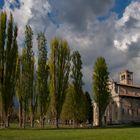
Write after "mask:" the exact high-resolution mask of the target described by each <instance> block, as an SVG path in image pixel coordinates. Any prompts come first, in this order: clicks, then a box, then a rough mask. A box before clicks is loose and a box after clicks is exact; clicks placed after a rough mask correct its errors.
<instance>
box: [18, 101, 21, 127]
mask: <svg viewBox="0 0 140 140" xmlns="http://www.w3.org/2000/svg"><path fill="white" fill-rule="evenodd" d="M19 127H22V102H21V101H20V102H19Z"/></svg>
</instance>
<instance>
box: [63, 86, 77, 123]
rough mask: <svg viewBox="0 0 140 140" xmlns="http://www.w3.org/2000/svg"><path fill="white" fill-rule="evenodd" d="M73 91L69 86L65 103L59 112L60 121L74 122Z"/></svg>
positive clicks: (72, 87)
mask: <svg viewBox="0 0 140 140" xmlns="http://www.w3.org/2000/svg"><path fill="white" fill-rule="evenodd" d="M75 94H76V93H75V89H74V86H73V85H69V87H68V89H67V93H66V98H65V102H64V105H63V108H62V112H61V119H62V120H64V121H65V120H75V117H76V116H75V111H77V110H75Z"/></svg>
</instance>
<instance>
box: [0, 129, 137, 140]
mask: <svg viewBox="0 0 140 140" xmlns="http://www.w3.org/2000/svg"><path fill="white" fill-rule="evenodd" d="M0 140H140V128H105V129H59V130H56V129H50V130H49V129H48V130H47V129H46V130H39V129H38V130H37V129H32V130H31V129H26V130H18V129H5V130H4V129H1V130H0Z"/></svg>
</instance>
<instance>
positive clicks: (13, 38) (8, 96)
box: [0, 13, 18, 127]
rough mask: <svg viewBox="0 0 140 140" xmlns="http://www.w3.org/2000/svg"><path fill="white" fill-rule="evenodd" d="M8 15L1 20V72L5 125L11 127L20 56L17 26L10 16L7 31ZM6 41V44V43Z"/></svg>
mask: <svg viewBox="0 0 140 140" xmlns="http://www.w3.org/2000/svg"><path fill="white" fill-rule="evenodd" d="M6 17H7V16H6V13H1V19H0V25H1V29H0V40H1V43H0V63H1V66H0V71H1V76H0V78H1V84H0V89H1V96H2V109H3V115H4V117H3V118H4V120H3V121H4V123H5V126H6V127H9V119H10V110H11V107H12V105H13V97H14V94H15V83H16V79H15V77H16V76H15V74H16V73H15V71H16V61H17V55H18V45H17V32H18V29H17V26H14V24H13V16H12V14H10V17H9V20H8V25H7V30H6V21H7V18H6ZM6 31H7V32H6ZM5 39H6V42H5Z"/></svg>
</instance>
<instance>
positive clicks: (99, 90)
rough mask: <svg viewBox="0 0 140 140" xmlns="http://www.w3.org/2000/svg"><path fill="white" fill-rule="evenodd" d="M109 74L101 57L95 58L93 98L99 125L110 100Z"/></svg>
mask: <svg viewBox="0 0 140 140" xmlns="http://www.w3.org/2000/svg"><path fill="white" fill-rule="evenodd" d="M108 83H109V72H108V68H107V64H106V62H105V59H104V58H103V57H99V58H97V60H96V62H95V66H94V72H93V92H94V94H93V98H94V101H95V102H96V104H97V106H98V109H99V125H100V126H101V125H102V121H101V120H102V117H103V115H104V113H105V110H106V107H107V105H108V103H109V100H110V92H109V86H108Z"/></svg>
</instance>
